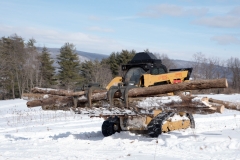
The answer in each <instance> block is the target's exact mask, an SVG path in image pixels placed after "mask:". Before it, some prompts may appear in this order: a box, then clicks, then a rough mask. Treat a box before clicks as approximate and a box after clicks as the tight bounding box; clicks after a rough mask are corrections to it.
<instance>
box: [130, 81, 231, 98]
mask: <svg viewBox="0 0 240 160" xmlns="http://www.w3.org/2000/svg"><path fill="white" fill-rule="evenodd" d="M227 87H228V83H227V80H226V79H225V78H222V79H211V80H194V81H188V82H183V83H176V84H167V85H159V86H153V87H147V88H133V89H131V90H129V92H128V95H129V97H138V96H146V95H157V94H164V93H169V92H175V91H185V90H201V89H211V88H227Z"/></svg>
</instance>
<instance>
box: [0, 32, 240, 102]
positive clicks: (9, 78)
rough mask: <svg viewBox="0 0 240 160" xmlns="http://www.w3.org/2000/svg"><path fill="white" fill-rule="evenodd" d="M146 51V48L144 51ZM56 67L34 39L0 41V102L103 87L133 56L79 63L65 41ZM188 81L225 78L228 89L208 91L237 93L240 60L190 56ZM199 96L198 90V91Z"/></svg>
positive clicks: (13, 37)
mask: <svg viewBox="0 0 240 160" xmlns="http://www.w3.org/2000/svg"><path fill="white" fill-rule="evenodd" d="M145 51H146V52H149V50H148V49H146V50H145ZM59 52H60V54H59V55H58V56H57V62H55V63H57V64H58V66H57V67H56V66H54V60H53V59H52V58H51V54H50V52H49V51H48V48H47V47H46V46H44V47H43V48H42V50H41V51H39V50H37V47H36V40H35V39H34V38H32V39H29V40H24V38H22V37H21V36H18V35H16V34H13V35H11V36H9V37H2V38H0V57H1V58H0V100H2V99H15V98H22V95H23V94H24V93H30V92H31V89H32V88H34V87H43V88H55V89H66V90H74V89H75V88H79V87H81V86H82V85H83V84H87V83H99V84H100V85H101V86H102V87H105V86H106V85H107V84H108V83H109V82H110V81H111V79H112V78H114V77H115V76H117V75H120V76H123V75H124V72H122V71H121V65H122V64H126V63H127V62H128V61H130V60H131V59H132V57H133V56H134V55H135V54H136V51H135V50H134V49H133V50H124V49H123V50H122V51H118V52H112V53H111V54H110V55H109V57H108V58H105V59H102V60H94V61H90V60H89V61H84V62H81V61H80V59H79V56H78V54H77V53H76V47H75V46H74V44H73V43H69V42H66V43H65V44H63V45H62V47H61V48H60V49H59ZM154 54H155V55H156V57H157V58H159V59H161V60H162V63H163V64H164V65H166V67H167V68H168V69H170V68H175V67H176V65H175V64H174V61H172V60H171V58H169V57H168V55H167V54H164V53H154ZM191 67H192V68H193V72H192V74H191V78H192V79H194V80H196V79H217V78H224V77H227V78H228V83H229V87H228V88H227V89H222V90H210V91H209V92H215V93H239V91H240V60H239V58H238V57H229V59H224V60H222V59H220V58H218V57H217V56H216V57H207V56H206V55H204V54H202V53H193V55H192V66H191ZM199 92H200V93H201V91H199Z"/></svg>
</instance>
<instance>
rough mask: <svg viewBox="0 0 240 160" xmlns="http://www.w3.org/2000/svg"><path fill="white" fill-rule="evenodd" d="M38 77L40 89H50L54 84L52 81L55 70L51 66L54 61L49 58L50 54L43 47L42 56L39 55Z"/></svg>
mask: <svg viewBox="0 0 240 160" xmlns="http://www.w3.org/2000/svg"><path fill="white" fill-rule="evenodd" d="M39 58H40V64H41V65H40V76H41V78H40V79H41V80H40V81H41V82H40V86H41V87H50V86H51V85H55V84H56V80H55V79H54V75H55V68H54V66H53V63H54V60H52V59H51V58H50V54H49V52H48V50H47V48H46V47H43V49H42V54H41V55H40V57H39Z"/></svg>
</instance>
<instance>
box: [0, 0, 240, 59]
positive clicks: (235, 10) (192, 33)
mask: <svg viewBox="0 0 240 160" xmlns="http://www.w3.org/2000/svg"><path fill="white" fill-rule="evenodd" d="M0 15H1V16H0V36H1V37H3V36H5V37H8V36H10V35H12V34H15V33H16V34H17V35H19V36H21V37H23V38H24V39H25V40H28V39H30V38H35V39H36V41H37V44H36V45H37V46H39V47H42V46H46V47H48V48H60V47H61V46H63V45H64V43H66V42H69V43H73V44H74V45H75V46H76V49H77V50H80V51H86V52H93V53H101V54H107V55H109V54H111V53H112V52H117V51H121V50H122V49H127V50H132V49H134V50H136V51H137V52H141V51H143V50H145V49H149V50H150V51H151V52H153V53H160V54H162V53H164V54H167V55H168V57H169V58H172V59H182V60H191V59H192V56H193V54H195V53H198V52H201V53H202V54H204V55H206V57H219V58H220V59H222V60H224V59H228V58H231V57H240V56H239V54H240V1H239V0H211V1H209V0H202V1H198V0H174V1H173V0H172V1H170V0H169V1H161V0H118V1H117V0H87V1H85V0H69V1H67V0H65V1H64V0H24V1H20V0H0Z"/></svg>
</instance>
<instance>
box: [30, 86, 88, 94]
mask: <svg viewBox="0 0 240 160" xmlns="http://www.w3.org/2000/svg"><path fill="white" fill-rule="evenodd" d="M31 92H32V93H41V94H52V95H59V96H81V95H84V94H85V92H84V91H80V92H74V91H68V90H63V89H48V88H37V87H35V88H33V89H32V90H31Z"/></svg>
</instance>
